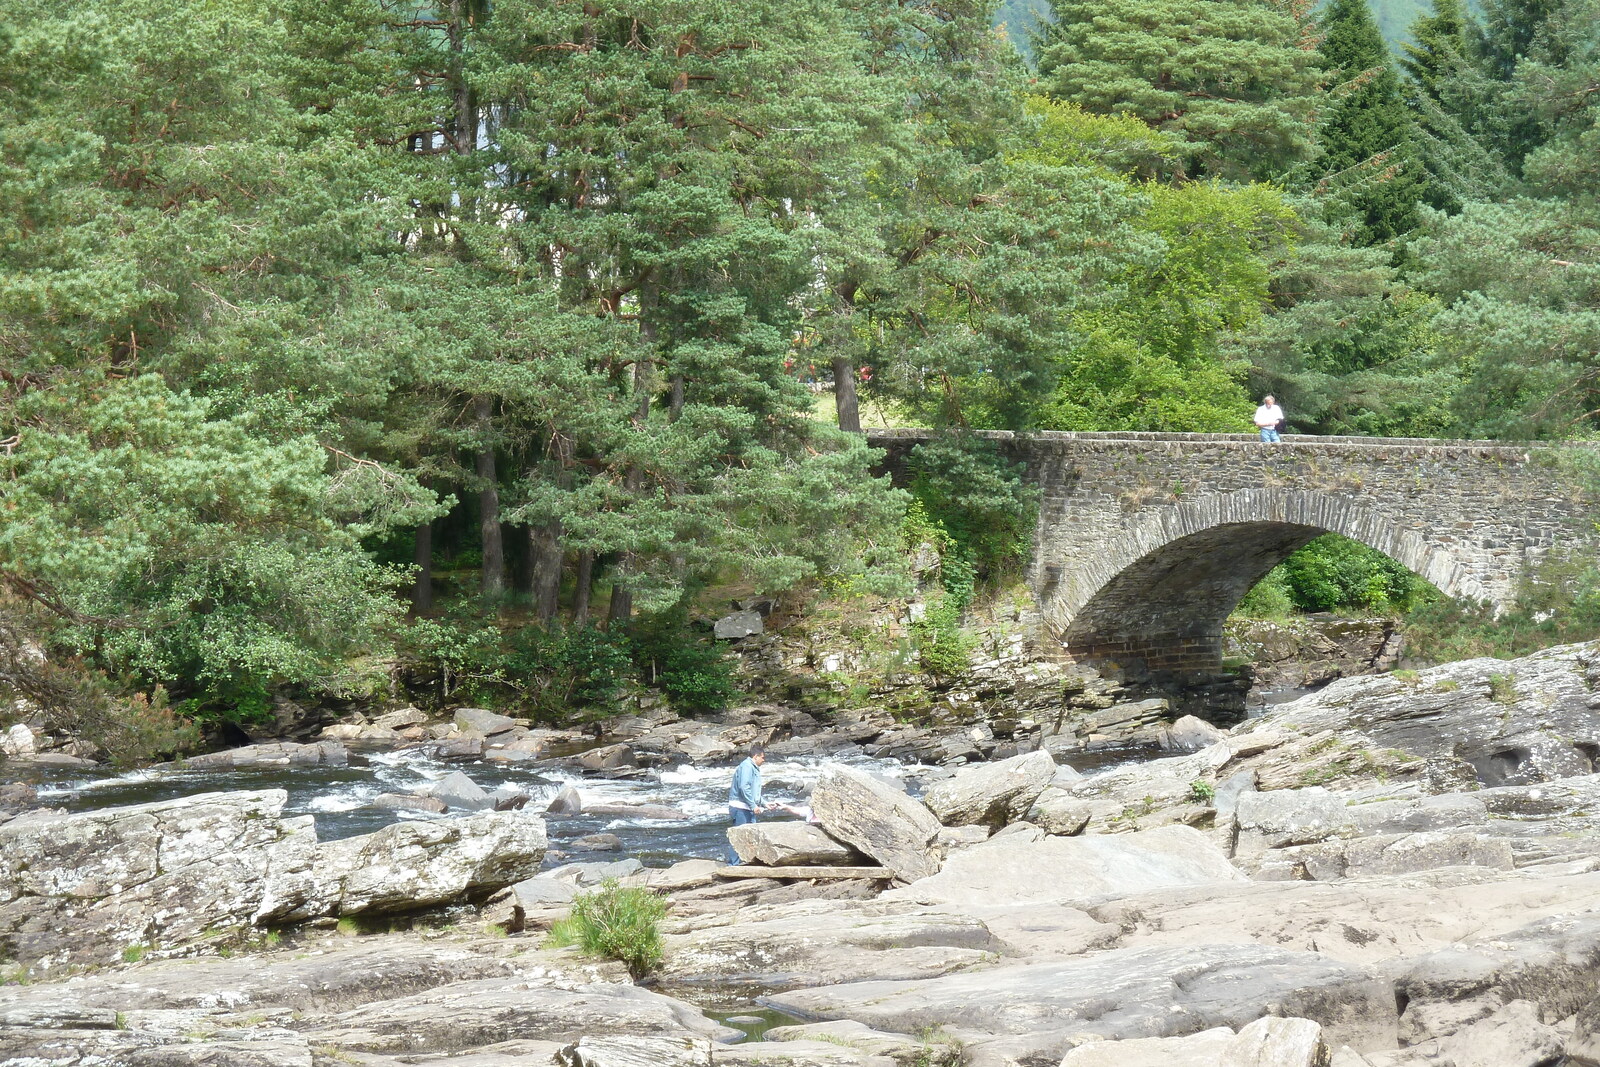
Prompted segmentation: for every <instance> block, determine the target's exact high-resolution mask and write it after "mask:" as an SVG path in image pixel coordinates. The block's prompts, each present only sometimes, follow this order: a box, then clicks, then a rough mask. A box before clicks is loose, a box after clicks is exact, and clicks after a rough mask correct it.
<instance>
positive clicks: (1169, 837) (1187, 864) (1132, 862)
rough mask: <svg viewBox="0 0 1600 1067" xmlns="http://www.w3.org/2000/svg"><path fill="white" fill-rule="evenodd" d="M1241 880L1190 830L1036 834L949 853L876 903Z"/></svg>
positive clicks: (964, 902) (1013, 898) (1009, 898)
mask: <svg viewBox="0 0 1600 1067" xmlns="http://www.w3.org/2000/svg"><path fill="white" fill-rule="evenodd" d="M1244 881H1246V878H1245V876H1244V875H1243V874H1242V873H1240V872H1239V870H1238V869H1237V868H1236V867H1234V865H1233V864H1232V863H1230V862H1229V861H1228V857H1227V856H1226V855H1224V854H1223V852H1222V850H1221V849H1219V848H1217V846H1216V845H1215V844H1213V843H1212V842H1211V841H1210V840H1208V839H1207V838H1206V836H1205V835H1204V834H1202V833H1201V832H1200V831H1198V830H1195V829H1193V828H1192V827H1188V826H1164V827H1160V828H1158V829H1155V830H1143V831H1140V832H1138V833H1134V834H1095V835H1092V836H1088V837H1053V836H1048V835H1046V834H1044V833H1043V832H1042V831H1040V830H1037V829H1036V830H1033V831H1031V832H1028V831H1024V832H1020V833H1008V834H1002V835H999V836H996V837H992V838H990V839H989V840H987V841H985V842H983V843H981V844H977V845H973V846H971V847H969V848H965V849H962V850H960V851H959V852H953V853H951V854H950V855H949V856H948V857H947V858H946V859H945V862H944V866H943V867H942V868H941V869H940V870H939V872H938V873H937V874H934V875H931V876H929V877H927V878H924V879H922V880H921V881H919V882H917V883H916V884H914V885H909V886H906V887H904V888H901V889H891V890H889V891H888V892H886V893H885V894H884V899H886V900H918V901H922V902H924V903H928V904H940V905H949V906H955V907H974V906H983V905H1006V906H1013V905H1021V904H1029V903H1037V902H1045V901H1084V900H1095V899H1102V898H1108V897H1117V896H1127V895H1129V894H1133V893H1143V892H1148V891H1151V890H1157V889H1165V888H1169V887H1177V886H1193V885H1217V886H1219V887H1221V886H1226V885H1227V884H1228V883H1238V882H1244Z"/></svg>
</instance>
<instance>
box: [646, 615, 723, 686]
mask: <svg viewBox="0 0 1600 1067" xmlns="http://www.w3.org/2000/svg"><path fill="white" fill-rule="evenodd" d="M634 658H635V660H636V662H637V663H638V666H639V671H640V673H641V674H642V675H643V677H644V679H645V681H647V682H649V683H650V684H652V685H659V686H660V687H661V688H662V690H663V691H664V692H665V693H666V694H667V697H668V699H670V700H671V701H672V706H673V707H674V708H677V709H678V710H680V711H717V710H719V709H721V708H725V707H727V706H728V702H729V701H730V700H732V699H733V695H734V684H733V661H732V660H731V659H730V658H729V656H728V655H727V654H726V653H724V652H723V650H722V648H721V647H720V646H718V645H717V643H716V642H715V641H714V640H712V639H711V638H710V637H708V636H707V635H705V634H701V633H696V632H695V631H694V630H692V629H690V627H689V616H688V612H687V611H686V610H685V609H684V608H683V607H682V606H678V607H674V608H671V609H669V610H667V611H662V612H657V613H656V614H654V615H650V616H645V617H643V618H641V619H640V620H639V622H638V625H637V626H636V627H635V631H634Z"/></svg>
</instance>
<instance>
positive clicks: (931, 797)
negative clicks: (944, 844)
mask: <svg viewBox="0 0 1600 1067" xmlns="http://www.w3.org/2000/svg"><path fill="white" fill-rule="evenodd" d="M1055 773H1056V762H1055V760H1054V759H1052V758H1051V756H1050V753H1048V752H1030V753H1028V754H1026V755H1022V756H1013V757H1012V758H1011V759H1007V760H1001V761H1000V762H998V763H984V764H979V765H977V766H974V767H966V768H963V769H961V770H958V771H957V772H956V773H955V774H954V775H953V776H952V777H950V778H947V779H945V780H944V781H942V782H937V783H935V784H934V785H933V786H932V787H931V788H929V790H928V791H927V793H926V794H925V795H924V796H923V803H925V804H926V805H927V806H928V809H929V810H930V811H932V812H933V814H934V816H935V817H936V818H937V819H938V820H939V821H940V822H942V823H944V824H945V825H946V826H971V825H982V826H988V827H990V828H992V829H999V828H1000V827H1002V826H1004V825H1005V824H1006V823H1008V822H1014V821H1015V820H1017V819H1020V818H1022V817H1023V816H1024V815H1025V814H1027V811H1028V809H1029V808H1030V807H1032V806H1033V802H1034V801H1035V800H1036V799H1037V798H1038V796H1039V794H1040V793H1042V792H1043V791H1044V789H1045V787H1046V786H1047V785H1049V784H1050V782H1051V780H1052V779H1053V778H1054V777H1055Z"/></svg>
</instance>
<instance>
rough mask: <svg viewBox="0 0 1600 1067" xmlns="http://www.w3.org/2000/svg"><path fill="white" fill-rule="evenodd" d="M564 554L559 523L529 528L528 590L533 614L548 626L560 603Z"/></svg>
mask: <svg viewBox="0 0 1600 1067" xmlns="http://www.w3.org/2000/svg"><path fill="white" fill-rule="evenodd" d="M563 555H564V553H563V552H562V551H561V524H560V523H559V522H548V523H545V524H544V525H543V526H530V527H528V556H529V559H528V563H529V567H528V570H529V572H530V573H529V583H530V589H529V590H528V591H529V592H530V593H531V594H532V598H533V614H534V617H535V618H537V619H538V620H539V621H540V622H541V623H543V624H545V625H547V626H548V625H549V624H550V621H551V620H552V619H554V618H555V617H556V609H557V608H558V607H559V606H560V597H561V562H562V556H563Z"/></svg>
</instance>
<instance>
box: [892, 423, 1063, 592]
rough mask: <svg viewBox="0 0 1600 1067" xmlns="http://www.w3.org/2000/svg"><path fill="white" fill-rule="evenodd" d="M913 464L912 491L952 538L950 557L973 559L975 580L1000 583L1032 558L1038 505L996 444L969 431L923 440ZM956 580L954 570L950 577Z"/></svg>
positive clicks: (929, 516)
mask: <svg viewBox="0 0 1600 1067" xmlns="http://www.w3.org/2000/svg"><path fill="white" fill-rule="evenodd" d="M908 466H909V468H910V470H911V474H912V479H911V494H912V496H913V497H914V498H915V499H916V501H917V502H918V503H920V504H921V505H922V508H923V509H924V513H925V514H926V516H927V519H928V520H929V521H930V522H932V523H936V524H937V525H938V526H939V527H940V528H941V529H942V530H943V531H944V533H945V534H946V535H947V536H948V537H949V539H950V542H951V550H950V553H949V555H950V556H959V557H962V558H964V559H965V560H969V561H970V564H969V565H970V566H971V567H973V568H974V569H975V570H974V574H975V578H976V579H985V580H989V581H994V582H998V581H999V580H1000V579H1001V578H1003V577H1004V576H1005V575H1007V574H1010V573H1014V572H1015V570H1016V569H1017V568H1018V567H1019V566H1020V565H1021V564H1022V562H1023V561H1024V560H1025V559H1026V558H1027V553H1028V549H1029V546H1030V544H1031V543H1032V538H1033V523H1034V516H1035V514H1036V507H1037V504H1036V502H1035V494H1034V492H1033V490H1032V489H1031V488H1030V487H1029V486H1027V485H1026V484H1024V482H1023V481H1022V473H1021V469H1020V467H1019V466H1018V465H1016V464H1014V463H1011V462H1009V461H1008V460H1006V459H1005V457H1004V456H1002V455H1001V454H1000V450H999V449H998V448H997V447H996V446H995V445H994V444H993V443H992V442H990V441H986V440H984V439H982V438H979V437H974V436H970V435H951V436H944V437H939V438H936V439H935V440H932V441H929V442H926V443H924V444H920V445H918V446H916V447H915V448H914V449H912V450H911V455H910V459H909V461H908ZM945 556H946V553H944V552H943V551H941V559H943V558H945ZM958 566H959V565H958ZM953 580H958V579H956V578H955V576H954V575H953V574H952V575H948V576H947V578H946V581H947V583H948V582H950V581H953ZM946 588H950V586H949V584H947V585H946ZM967 595H968V596H969V598H970V592H969V593H968V594H967ZM965 607H966V605H965V604H964V603H963V604H962V605H961V608H960V609H959V610H964V609H965Z"/></svg>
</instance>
